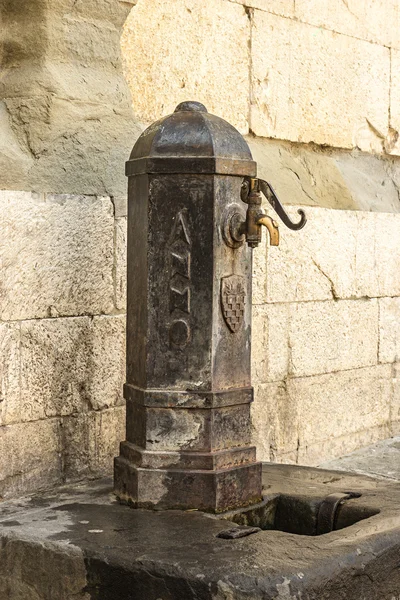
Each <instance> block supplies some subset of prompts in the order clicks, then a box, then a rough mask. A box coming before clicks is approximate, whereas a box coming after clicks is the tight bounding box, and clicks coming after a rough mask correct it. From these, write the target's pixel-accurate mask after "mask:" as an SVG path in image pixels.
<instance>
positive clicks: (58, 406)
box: [20, 316, 125, 421]
mask: <svg viewBox="0 0 400 600" xmlns="http://www.w3.org/2000/svg"><path fill="white" fill-rule="evenodd" d="M20 360H21V418H22V420H23V421H33V420H37V419H46V418H49V417H54V416H65V415H70V414H72V413H86V412H88V411H92V410H96V411H97V410H102V409H104V408H109V407H110V406H114V405H117V404H121V403H122V402H123V400H122V386H123V381H124V368H125V318H124V317H123V316H121V317H95V318H94V319H90V318H88V317H82V318H81V317H77V318H68V319H42V320H39V321H26V322H23V323H22V324H21V357H20Z"/></svg>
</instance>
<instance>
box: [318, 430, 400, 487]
mask: <svg viewBox="0 0 400 600" xmlns="http://www.w3.org/2000/svg"><path fill="white" fill-rule="evenodd" d="M319 467H320V468H322V469H332V470H335V471H348V472H351V473H358V474H360V475H369V476H370V477H375V478H376V479H382V480H387V481H400V436H397V437H392V438H389V439H387V440H383V441H382V442H378V443H376V444H372V445H371V446H366V447H365V448H361V449H360V450H356V451H355V452H352V453H351V454H348V455H346V456H342V457H341V458H336V459H335V460H330V461H328V462H324V463H322V464H321V465H319Z"/></svg>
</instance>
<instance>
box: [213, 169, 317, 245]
mask: <svg viewBox="0 0 400 600" xmlns="http://www.w3.org/2000/svg"><path fill="white" fill-rule="evenodd" d="M260 192H262V193H263V194H264V196H265V197H266V199H267V200H268V202H269V203H270V205H271V206H272V208H273V209H274V210H275V212H276V213H277V214H278V216H279V217H280V218H281V219H282V221H283V222H284V224H285V225H286V227H289V229H293V230H295V231H297V230H299V229H302V228H303V227H304V225H305V224H306V222H307V219H306V215H305V214H304V211H303V210H301V209H299V210H298V211H297V212H298V213H299V215H300V216H301V218H300V221H299V222H298V223H294V222H293V221H292V220H291V219H290V217H289V215H288V214H287V212H286V211H285V209H284V208H283V206H282V204H281V203H280V202H279V199H278V197H277V195H276V194H275V192H274V189H273V187H272V186H271V185H270V184H269V183H268V182H267V181H264V180H263V179H258V178H255V177H245V179H244V180H243V183H242V188H241V191H240V197H241V199H242V201H243V202H245V203H246V204H247V212H246V217H244V215H243V212H242V210H241V209H240V207H239V206H238V205H237V204H236V203H235V204H232V205H230V206H228V209H227V211H226V213H225V218H224V221H223V226H222V235H223V238H224V240H225V243H226V244H227V245H228V246H230V247H231V248H239V247H240V246H241V245H242V244H243V243H244V241H246V242H247V244H248V245H249V246H250V248H256V247H257V246H258V245H259V244H260V243H261V231H262V227H263V226H264V227H266V228H267V229H268V232H269V241H270V244H271V246H279V227H278V223H277V222H276V221H275V220H274V219H272V218H271V217H269V216H268V215H266V214H265V213H263V211H262V210H261V202H262V200H261V193H260Z"/></svg>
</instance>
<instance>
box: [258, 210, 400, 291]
mask: <svg viewBox="0 0 400 600" xmlns="http://www.w3.org/2000/svg"><path fill="white" fill-rule="evenodd" d="M270 212H271V211H270ZM288 212H289V214H291V215H292V218H293V219H295V218H296V210H295V209H294V208H288ZM306 214H307V218H308V222H307V225H306V227H305V228H304V229H302V230H301V231H299V232H292V231H289V230H288V229H284V230H283V233H282V236H281V243H280V246H279V248H268V251H267V267H266V269H264V273H265V283H264V285H265V290H266V293H265V295H264V297H262V295H261V292H259V294H258V296H257V298H256V301H258V302H260V301H266V302H298V301H308V300H324V299H329V298H335V299H339V298H343V299H346V298H357V297H358V298H363V297H365V296H368V297H377V296H381V295H383V294H387V293H389V294H390V293H391V292H396V287H395V282H396V279H397V276H396V274H395V273H393V266H394V261H395V260H396V255H397V253H398V251H397V248H396V247H395V245H396V242H395V235H394V229H395V228H396V227H399V224H400V217H399V216H398V215H386V214H382V215H379V216H376V215H374V214H373V213H367V212H355V211H334V210H328V209H320V208H307V209H306ZM271 215H272V212H271ZM377 221H378V223H379V227H378V226H377ZM388 227H389V228H391V231H390V234H391V235H392V238H391V241H390V246H389V249H388V248H387V233H385V234H384V233H383V230H384V229H385V228H386V231H387V229H388ZM381 236H382V239H380V237H381ZM390 250H392V254H390ZM382 254H383V255H384V256H385V257H387V262H388V264H385V265H383V264H382V262H381V261H382ZM390 274H392V277H390ZM262 275H263V272H261V276H262ZM385 275H386V278H385V284H383V283H381V282H383V279H384V277H385ZM259 285H260V284H259Z"/></svg>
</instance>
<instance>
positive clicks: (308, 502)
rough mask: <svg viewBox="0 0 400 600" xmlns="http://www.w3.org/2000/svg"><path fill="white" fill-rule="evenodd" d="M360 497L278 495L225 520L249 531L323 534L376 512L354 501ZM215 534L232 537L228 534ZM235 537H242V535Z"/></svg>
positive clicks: (340, 494)
mask: <svg viewBox="0 0 400 600" xmlns="http://www.w3.org/2000/svg"><path fill="white" fill-rule="evenodd" d="M360 497H361V494H360V493H358V492H343V493H334V494H330V495H328V496H325V497H310V496H302V495H289V494H279V495H277V496H275V497H273V498H269V499H266V500H265V502H264V503H263V504H262V505H258V506H257V507H254V508H250V509H248V510H246V511H242V512H237V513H236V514H234V515H233V516H232V515H231V516H229V520H230V521H234V522H235V523H237V524H238V525H241V526H246V527H249V528H253V531H252V533H253V532H254V529H255V528H258V530H275V531H283V532H285V533H292V534H296V535H308V536H318V535H325V534H327V533H330V532H332V531H337V530H339V529H344V528H346V527H350V525H354V524H355V523H358V522H359V521H362V520H364V519H368V518H370V517H373V516H375V515H377V514H379V512H380V511H379V509H376V508H372V507H370V506H366V505H364V504H361V503H360V502H358V499H359V498H360ZM221 533H222V532H221ZM247 535H249V534H247ZM219 537H226V539H232V538H233V536H232V537H230V536H229V535H226V536H219ZM236 537H243V534H242V535H240V536H236Z"/></svg>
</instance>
